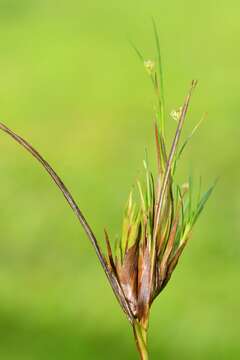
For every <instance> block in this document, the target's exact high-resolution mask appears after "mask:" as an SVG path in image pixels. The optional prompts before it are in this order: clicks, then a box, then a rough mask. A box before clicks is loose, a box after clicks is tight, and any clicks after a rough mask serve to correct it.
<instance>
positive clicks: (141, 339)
mask: <svg viewBox="0 0 240 360" xmlns="http://www.w3.org/2000/svg"><path fill="white" fill-rule="evenodd" d="M133 334H134V338H135V341H136V345H137V349H138V352H139V355H140V359H141V360H149V356H148V348H147V329H146V328H145V327H143V326H142V325H141V324H140V323H139V322H138V321H137V320H135V321H134V322H133Z"/></svg>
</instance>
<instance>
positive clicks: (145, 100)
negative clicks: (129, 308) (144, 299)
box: [0, 0, 240, 360]
mask: <svg viewBox="0 0 240 360" xmlns="http://www.w3.org/2000/svg"><path fill="white" fill-rule="evenodd" d="M239 10H240V6H239V1H237V0H229V1H227V2H226V1H221V0H220V1H219V0H218V1H213V0H202V1H201V2H194V1H190V0H187V1H177V0H173V1H154V0H148V1H136V0H131V1H126V0H122V1H113V0H101V1H98V0H93V1H73V0H69V1H54V0H41V1H34V0H21V1H19V0H0V38H1V41H0V104H1V105H0V118H1V121H3V122H5V123H6V124H7V125H8V126H10V127H11V128H13V129H15V130H16V131H17V132H19V133H20V134H22V135H24V136H25V137H26V138H27V139H29V140H30V141H31V143H33V144H34V145H35V147H37V149H39V150H40V151H41V152H42V154H43V155H44V156H45V157H46V158H47V159H48V160H49V161H50V163H51V164H52V165H53V166H54V168H55V169H56V170H57V172H58V173H59V174H60V176H62V178H63V179H64V181H65V182H66V184H67V185H68V186H69V188H70V189H71V191H72V192H73V194H74V196H75V199H76V200H77V202H78V203H79V205H80V208H81V209H82V210H83V212H84V214H85V216H86V217H87V219H88V220H89V222H90V224H91V225H92V227H93V229H94V231H95V233H96V235H97V237H98V238H99V241H102V238H103V227H107V228H108V229H109V232H110V234H111V237H112V238H114V237H115V235H116V234H119V233H120V229H121V216H122V212H123V207H124V204H125V202H126V199H127V196H128V192H129V189H130V188H131V186H132V184H133V183H134V182H135V180H136V178H137V177H138V176H139V174H140V173H141V169H142V159H143V158H144V152H145V147H147V148H148V151H149V156H150V161H151V163H152V164H153V166H154V141H153V126H152V125H153V121H152V109H153V93H152V89H151V85H150V83H149V79H148V77H147V75H146V72H145V70H144V68H143V66H142V65H141V63H140V62H139V59H138V58H137V57H136V55H135V53H134V52H133V50H132V48H131V46H130V45H129V40H132V41H134V42H135V43H136V45H137V46H138V47H139V48H140V49H142V51H143V53H144V56H145V57H146V59H149V58H150V59H153V58H154V54H155V50H154V37H153V31H152V25H151V16H152V15H153V16H154V17H155V19H156V22H157V24H158V27H159V31H160V36H161V44H162V55H163V65H164V76H165V79H164V80H165V92H166V99H167V100H166V101H167V110H168V112H170V111H171V110H172V109H173V108H176V107H178V106H180V105H181V103H182V100H183V98H184V96H185V94H186V91H187V89H188V87H189V84H190V81H191V79H193V78H196V79H198V80H199V86H198V89H197V90H196V92H195V93H194V97H193V101H192V104H191V110H190V113H189V116H188V120H187V123H186V127H185V131H184V134H185V135H186V134H187V133H188V132H189V131H190V129H191V128H192V127H193V126H194V125H195V124H196V122H197V121H198V119H199V118H200V116H201V115H202V113H203V112H204V111H207V112H208V117H207V119H206V121H205V122H204V123H203V125H202V127H201V130H200V131H199V132H198V134H197V135H196V136H195V138H194V141H193V142H192V143H191V144H190V145H189V147H188V150H187V151H186V153H185V155H184V158H183V159H182V161H181V170H180V176H182V177H183V176H186V177H187V176H188V173H189V172H192V173H193V174H194V175H195V176H196V178H197V176H198V174H201V175H202V176H203V179H204V186H205V187H207V185H209V184H211V183H212V182H213V181H214V178H215V177H216V176H220V181H219V183H218V185H217V188H216V190H215V192H214V195H213V196H212V198H211V200H210V201H209V203H208V204H207V207H206V210H205V212H204V213H203V214H202V216H201V218H200V220H199V222H198V224H197V225H196V227H195V230H194V234H193V235H194V236H193V238H192V240H191V242H190V243H189V246H188V247H187V249H186V251H185V253H184V255H183V257H182V259H181V261H180V264H179V267H178V269H177V271H176V272H175V274H174V276H173V277H172V280H171V282H170V283H169V286H168V287H167V288H166V290H165V291H164V292H163V294H162V296H161V297H160V298H159V299H158V300H157V301H156V302H155V304H154V306H153V309H152V317H151V326H150V334H149V344H150V345H149V346H150V352H151V356H152V357H151V358H152V359H176V358H177V359H183V360H187V359H196V360H197V359H218V360H222V359H239V358H240V341H239V334H240V311H239V304H240V289H239V276H240V266H239V259H240V243H239V241H240V224H239V216H240V187H239V182H240V169H239V160H240V142H239V137H240V126H239V112H240V111H239V110H240V105H239V93H240V92H239V90H240V85H239V84H240V75H239V56H240V51H239V45H238V43H239V36H240V23H239ZM168 123H169V126H168V128H169V133H171V131H172V129H173V127H174V126H175V124H174V123H173V120H171V119H169V120H168ZM0 154H1V156H0V184H1V185H0V199H1V201H0V227H1V240H0V358H1V359H3V360H43V359H44V360H48V359H49V360H50V359H51V360H53V359H58V360H60V359H61V360H65V359H72V360H74V359H99V360H101V359H104V360H105V359H123V358H125V359H137V354H136V352H135V344H134V341H133V338H132V334H131V329H130V327H129V325H128V323H127V321H126V319H125V317H124V315H123V314H122V313H121V310H120V308H119V306H118V304H117V302H116V300H115V298H114V297H113V295H112V293H111V290H110V287H109V285H108V284H107V282H106V279H105V276H104V274H103V271H102V270H101V268H100V265H99V263H98V262H97V260H96V256H95V254H94V252H93V249H92V247H91V245H90V243H89V241H88V240H87V238H86V236H85V234H84V233H83V231H82V229H81V228H80V226H79V224H78V222H77V219H76V218H75V217H74V216H73V214H72V212H71V211H70V209H69V208H68V206H67V205H66V203H65V201H64V199H63V197H62V195H61V194H60V192H59V191H58V190H57V188H56V187H55V186H54V184H53V183H52V182H51V180H50V179H49V177H48V175H46V174H45V173H44V172H43V170H42V169H41V168H40V166H39V165H38V164H36V162H35V161H34V160H33V159H32V158H31V157H30V156H29V155H28V154H27V153H26V152H24V151H23V150H21V149H20V148H19V146H17V145H16V144H14V143H13V142H12V141H11V140H10V139H9V138H8V137H7V136H5V135H4V134H1V136H0Z"/></svg>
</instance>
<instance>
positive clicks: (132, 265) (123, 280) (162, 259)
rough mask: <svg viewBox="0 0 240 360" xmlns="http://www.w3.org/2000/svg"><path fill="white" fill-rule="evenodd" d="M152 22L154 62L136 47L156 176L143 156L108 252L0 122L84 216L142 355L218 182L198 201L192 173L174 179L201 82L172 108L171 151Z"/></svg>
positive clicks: (44, 163) (34, 153) (26, 145)
mask: <svg viewBox="0 0 240 360" xmlns="http://www.w3.org/2000/svg"><path fill="white" fill-rule="evenodd" d="M153 26H154V34H155V40H156V49H157V59H156V62H153V61H150V60H148V61H145V60H144V57H143V56H142V54H141V53H140V52H139V51H138V49H136V47H134V48H135V50H136V52H137V54H138V56H139V58H140V60H141V62H142V63H143V64H144V66H145V68H146V70H147V72H148V74H149V77H150V80H151V82H152V84H153V88H154V92H155V95H156V108H155V111H154V118H155V121H154V133H155V142H156V154H157V176H156V177H155V178H154V176H153V174H152V172H151V170H150V169H149V165H148V162H147V160H146V161H144V170H145V181H144V182H140V181H139V182H137V188H138V193H139V197H138V200H134V197H133V192H132V191H131V193H130V195H129V199H128V202H127V206H126V209H125V212H124V217H123V228H122V236H121V238H120V239H119V240H117V241H116V243H115V250H114V251H113V250H112V246H111V243H110V240H109V236H108V233H107V231H106V230H105V240H106V248H107V251H106V254H104V252H103V251H102V250H101V248H100V246H99V243H98V242H97V239H96V237H95V235H94V233H93V231H92V229H91V227H90V226H89V224H88V222H87V221H86V219H85V217H84V215H83V213H82V212H81V210H80V209H79V207H78V205H77V203H76V202H75V200H74V199H73V197H72V195H71V194H70V192H69V190H68V189H67V187H66V186H65V185H64V183H63V181H62V180H61V179H60V177H59V176H58V175H57V174H56V172H55V171H54V170H53V168H52V167H51V166H50V165H49V163H48V162H47V161H46V160H45V159H44V158H43V157H42V156H41V155H40V154H39V152H37V151H36V150H35V149H34V148H33V147H32V146H31V145H30V144H29V142H27V141H26V140H24V139H23V138H22V137H20V136H19V135H17V134H16V133H15V132H13V131H12V130H10V129H9V128H8V127H7V126H5V125H4V124H2V123H0V129H1V130H2V131H4V132H5V133H7V134H8V135H10V136H11V137H12V138H13V139H14V140H15V141H16V142H18V143H19V144H20V145H22V146H23V147H24V148H25V149H26V150H27V151H28V152H29V153H30V154H32V156H34V157H35V158H36V159H37V160H38V161H39V162H40V163H41V164H42V166H43V167H44V168H45V170H46V171H47V172H48V174H49V175H50V176H51V178H52V179H53V180H54V182H55V183H56V185H57V186H58V187H59V189H60V190H61V192H62V193H63V195H64V197H65V199H66V200H67V202H68V204H69V205H70V207H71V208H72V210H73V212H74V213H75V215H76V216H77V218H78V220H79V221H80V223H81V225H82V227H83V229H84V230H85V232H86V235H87V237H88V238H89V240H90V241H91V243H92V245H93V247H94V249H95V252H96V254H97V257H98V259H99V261H100V263H101V265H102V267H103V270H104V272H105V274H106V276H107V279H108V281H109V283H110V285H111V287H112V290H113V292H114V294H115V296H116V298H117V300H118V302H119V304H120V306H121V308H122V310H123V311H124V313H125V314H126V316H127V318H128V320H129V322H130V324H131V326H132V328H133V333H134V337H135V340H136V344H137V349H138V351H139V355H140V358H141V359H142V360H147V359H148V358H149V357H148V347H147V331H148V323H149V315H150V308H151V305H152V303H153V301H154V300H155V298H156V297H157V296H158V295H159V294H160V292H161V291H162V290H163V289H164V288H165V286H166V285H167V283H168V281H169V280H170V278H171V275H172V272H173V270H174V269H175V267H176V265H177V263H178V260H179V257H180V255H181V254H182V252H183V249H184V248H185V246H186V244H187V242H188V239H189V237H190V235H191V233H192V229H193V226H194V225H195V223H196V221H197V219H198V217H199V215H200V213H201V212H202V210H203V208H204V205H205V203H206V202H207V200H208V198H209V196H210V195H211V193H212V191H213V188H214V186H215V184H214V185H212V186H211V187H210V188H209V189H208V190H207V191H206V192H205V193H204V194H203V195H202V196H201V195H200V193H201V181H200V186H199V188H200V189H199V191H198V196H197V199H196V200H195V201H194V200H193V199H194V197H193V186H192V180H191V178H189V181H188V182H187V183H185V184H183V185H182V186H180V185H178V184H177V182H176V178H175V173H176V169H177V165H178V162H179V159H180V157H181V155H182V153H183V151H184V149H185V147H186V145H187V144H188V142H189V140H190V139H191V137H192V136H193V134H194V133H195V131H196V130H197V129H198V127H199V125H200V123H201V120H200V122H199V123H198V124H197V125H196V126H195V127H194V129H193V130H192V132H191V133H190V135H189V136H188V137H187V139H186V140H185V141H184V142H183V143H182V145H179V140H180V136H181V132H182V128H183V124H184V121H185V118H186V114H187V110H188V107H189V102H190V99H191V96H192V93H193V90H194V89H195V87H196V85H197V81H195V80H194V81H192V83H191V87H190V90H189V92H188V94H187V96H186V98H185V100H184V102H183V106H182V107H181V108H180V109H179V110H175V111H173V112H172V113H171V117H173V118H174V119H175V120H176V121H177V127H176V132H175V135H174V137H173V141H172V145H171V147H170V150H169V151H167V146H166V140H165V123H166V112H165V101H164V91H163V72H162V64H161V54H160V45H159V37H158V33H157V29H156V25H155V23H154V22H153Z"/></svg>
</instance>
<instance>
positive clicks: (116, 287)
mask: <svg viewBox="0 0 240 360" xmlns="http://www.w3.org/2000/svg"><path fill="white" fill-rule="evenodd" d="M0 130H2V131H4V132H5V133H6V134H8V135H10V136H11V138H12V139H14V140H15V141H16V142H17V143H18V144H20V145H21V146H23V147H24V148H25V149H26V150H27V151H28V152H29V153H30V154H31V155H32V156H33V157H34V158H35V159H37V161H38V162H40V164H41V165H42V166H43V167H44V169H45V170H46V171H47V172H48V174H49V175H50V177H51V178H52V179H53V181H54V182H55V184H56V185H57V187H58V188H59V189H60V191H61V192H62V194H63V196H64V197H65V199H66V200H67V202H68V204H69V205H70V207H71V209H72V210H73V212H74V213H75V215H76V216H77V218H78V220H79V222H80V224H81V225H82V227H83V229H84V231H85V233H86V235H87V237H88V239H89V240H90V242H91V243H92V245H93V247H94V250H95V252H96V254H97V257H98V259H99V261H100V263H101V265H102V268H103V270H104V272H105V274H106V276H107V279H108V281H109V283H110V285H111V287H112V290H113V292H114V294H115V296H116V298H117V300H118V302H119V304H120V306H121V307H122V309H123V311H124V312H125V313H126V315H127V317H128V320H129V321H130V322H131V323H132V322H133V321H134V317H133V314H132V311H131V309H130V306H129V304H128V302H127V300H126V298H125V294H124V292H123V290H122V287H121V284H119V282H118V279H117V278H116V276H115V275H114V274H113V273H112V272H111V270H110V269H109V267H108V265H107V262H106V259H105V257H104V255H103V254H102V252H101V249H100V247H99V245H98V242H97V239H96V237H95V235H94V233H93V231H92V229H91V227H90V225H89V224H88V222H87V220H86V219H85V217H84V215H83V213H82V212H81V210H80V209H79V207H78V205H77V203H76V201H75V200H74V199H73V197H72V195H71V193H70V191H69V190H68V188H67V187H66V186H65V184H64V183H63V181H62V180H61V179H60V177H59V176H58V175H57V173H56V172H55V171H54V170H53V168H52V167H51V165H50V164H49V163H48V162H47V161H46V160H45V159H44V158H43V157H42V156H41V155H40V154H39V152H38V151H37V150H35V149H34V148H33V146H32V145H30V144H29V142H27V141H26V140H25V139H23V138H22V137H21V136H19V135H17V134H16V133H15V132H13V131H12V130H11V129H9V128H8V127H7V126H6V125H4V124H2V123H0Z"/></svg>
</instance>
